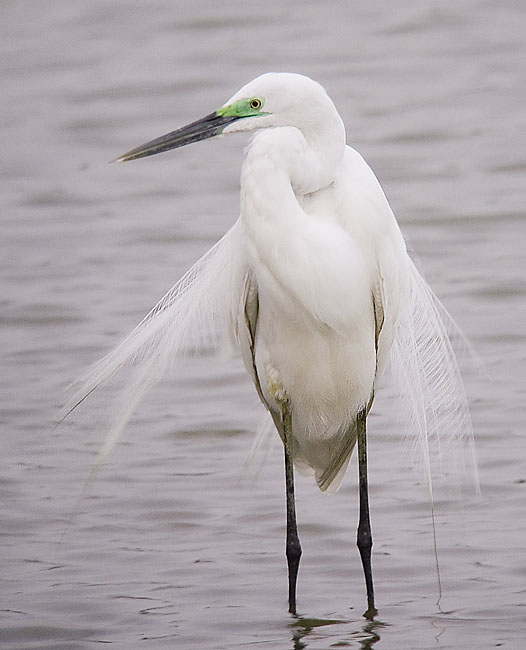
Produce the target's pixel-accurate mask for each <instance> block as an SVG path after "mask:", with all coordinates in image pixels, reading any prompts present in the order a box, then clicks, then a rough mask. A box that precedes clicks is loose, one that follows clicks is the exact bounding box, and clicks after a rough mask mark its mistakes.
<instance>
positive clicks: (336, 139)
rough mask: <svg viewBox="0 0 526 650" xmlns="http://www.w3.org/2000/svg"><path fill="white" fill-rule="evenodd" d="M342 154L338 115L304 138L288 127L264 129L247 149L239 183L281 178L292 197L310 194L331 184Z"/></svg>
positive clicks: (341, 127)
mask: <svg viewBox="0 0 526 650" xmlns="http://www.w3.org/2000/svg"><path fill="white" fill-rule="evenodd" d="M344 151H345V130H344V127H343V123H342V121H341V119H340V118H339V116H338V119H337V120H335V121H332V122H331V124H330V125H324V127H323V128H315V129H310V130H309V132H308V134H307V135H305V133H304V132H303V131H300V130H299V129H297V128H295V127H291V126H282V127H275V128H271V129H265V130H264V131H260V132H259V133H257V134H256V135H255V137H254V138H253V139H252V141H251V142H250V144H249V145H248V147H247V150H246V155H245V160H244V163H243V168H242V172H241V182H242V185H243V183H244V182H246V181H248V180H249V178H250V179H252V180H256V181H258V180H259V181H261V182H265V180H266V178H267V177H268V176H269V175H279V176H281V178H282V179H283V175H285V176H286V177H287V178H288V181H289V183H290V185H291V187H292V189H293V190H294V193H295V194H297V195H305V194H311V193H312V192H317V191H318V190H321V189H323V188H325V187H327V186H328V185H330V184H331V183H332V182H333V181H334V178H335V175H336V171H337V169H338V167H339V166H340V164H341V162H342V159H343V155H344ZM269 190H271V188H269Z"/></svg>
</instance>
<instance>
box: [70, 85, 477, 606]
mask: <svg viewBox="0 0 526 650" xmlns="http://www.w3.org/2000/svg"><path fill="white" fill-rule="evenodd" d="M238 131H247V132H255V135H254V137H252V139H251V140H250V143H249V145H248V147H247V149H246V152H245V158H244V162H243V167H242V173H241V214H240V217H239V219H238V220H237V221H236V223H235V224H234V225H233V226H232V228H231V229H230V230H229V231H228V232H227V233H226V234H225V235H224V237H223V238H222V239H221V240H220V241H219V242H218V243H217V244H216V245H215V246H213V247H212V249H211V250H210V251H209V252H208V253H206V254H205V255H204V256H203V257H202V258H201V259H200V260H199V261H198V262H197V263H196V264H195V265H194V266H193V267H192V268H191V269H190V270H189V271H188V272H187V273H186V275H184V276H183V277H182V278H181V279H180V280H179V281H178V282H177V283H176V284H175V286H174V287H173V288H172V289H171V290H170V291H169V292H168V293H167V294H166V296H165V297H164V298H163V299H162V300H161V301H160V302H159V303H158V304H157V305H156V307H154V309H153V310H152V311H151V312H150V313H149V314H148V315H147V316H146V317H145V318H144V320H143V321H142V322H141V323H140V324H139V325H138V327H137V328H136V329H135V330H134V331H133V332H132V333H131V334H130V335H129V336H128V337H127V338H126V339H125V340H124V341H123V342H122V343H121V345H120V346H119V347H118V348H117V349H116V350H115V351H114V352H112V353H110V354H109V355H108V356H107V357H105V358H104V359H102V361H101V362H99V363H98V364H96V365H95V366H94V367H93V368H92V370H91V371H90V372H89V373H88V374H87V376H86V377H85V381H84V383H83V385H82V386H81V387H80V389H79V391H78V392H77V393H76V395H75V396H74V397H73V398H72V401H71V404H72V406H71V407H70V410H71V408H75V406H76V405H77V404H79V403H80V402H81V401H83V399H84V398H85V397H86V396H87V395H89V394H90V393H91V392H92V391H93V390H94V389H95V388H96V387H97V386H99V385H100V384H101V383H102V382H104V381H105V380H106V379H108V378H109V377H110V376H111V375H113V373H114V372H115V371H116V370H117V369H119V368H120V367H121V366H123V365H124V364H125V363H126V362H130V363H131V364H133V365H134V366H135V375H134V376H133V375H132V379H131V381H130V383H129V385H128V388H127V390H126V393H125V398H124V401H123V406H122V409H121V411H120V413H119V414H118V416H117V418H116V420H115V422H114V425H113V427H112V429H111V431H110V433H109V434H108V438H107V441H106V444H105V446H104V448H103V450H102V451H101V456H100V458H102V456H103V455H104V454H105V453H107V451H108V449H109V448H110V446H111V445H112V444H113V442H114V441H115V439H116V437H117V436H118V434H119V432H120V431H121V429H122V427H123V426H124V424H125V422H126V420H127V418H128V417H129V415H130V414H131V412H132V410H133V408H134V407H135V405H136V403H137V401H138V400H139V399H140V397H141V396H142V394H143V393H144V391H145V390H146V388H147V387H148V386H149V385H150V384H151V382H152V381H153V380H155V379H158V378H159V377H160V376H161V375H162V374H163V373H164V372H165V370H166V369H167V367H168V365H169V364H170V363H171V362H172V361H173V360H174V359H175V358H176V357H177V355H178V354H182V353H184V352H185V351H188V350H192V349H196V348H197V349H198V348H199V347H200V346H202V345H203V344H207V345H208V344H210V342H213V343H215V344H218V340H219V334H220V333H221V332H223V333H224V332H229V333H230V334H231V335H232V336H233V338H234V340H235V341H237V343H238V344H239V346H240V348H241V353H242V356H243V360H244V363H245V366H246V369H247V370H248V373H249V374H250V376H251V378H252V380H253V382H254V385H255V388H256V391H257V393H258V395H259V398H260V399H261V401H262V403H263V404H264V405H265V407H266V408H267V409H268V411H269V413H270V415H271V417H272V420H273V422H274V424H275V427H276V429H277V431H278V433H279V435H280V437H281V440H282V441H283V446H284V456H285V476H286V496H287V543H286V556H287V561H288V575H289V611H290V612H291V613H293V614H295V613H296V579H297V573H298V566H299V561H300V556H301V546H300V542H299V538H298V533H297V529H296V514H295V501H294V475H293V465H295V466H296V468H297V469H298V470H299V471H301V472H303V473H311V474H314V477H315V480H316V483H317V485H318V487H319V488H320V490H323V491H334V490H336V489H337V488H338V486H339V484H340V482H341V480H342V477H343V475H344V472H345V470H346V468H347V465H348V463H349V459H350V456H351V453H352V450H353V448H354V446H355V444H356V442H358V463H359V495H360V517H359V525H358V535H357V545H358V548H359V551H360V555H361V559H362V564H363V570H364V576H365V583H366V590H367V604H368V609H367V612H366V613H365V615H366V616H369V617H371V616H374V614H375V613H376V609H375V602H374V591H373V578H372V570H371V547H372V536H371V527H370V520H369V504H368V484H367V452H366V418H367V415H368V413H369V410H370V409H371V406H372V403H373V398H374V394H375V388H376V385H377V381H378V378H379V376H380V375H381V373H382V371H383V369H384V367H385V366H386V363H387V361H388V360H389V359H390V361H391V366H392V369H393V375H394V376H395V378H396V377H397V378H398V380H399V385H400V386H401V391H400V392H401V395H402V397H403V396H405V401H404V408H406V409H408V410H409V411H410V413H411V425H412V427H411V429H412V432H413V433H414V434H415V439H416V440H417V441H418V442H419V443H420V448H421V451H422V457H423V459H424V462H425V467H426V468H427V470H426V471H427V476H428V480H429V485H430V487H431V477H432V470H431V459H432V458H433V457H434V454H433V451H432V448H433V447H435V448H436V451H437V453H438V456H439V461H440V464H441V469H442V470H443V471H445V472H449V471H451V463H450V461H455V460H456V461H458V460H459V459H461V458H468V459H469V458H470V455H471V454H472V432H471V425H470V418H469V412H468V407H467V403H466V398H465V394H464V390H463V386H462V381H461V378H460V374H459V369H458V366H457V362H456V360H455V355H454V353H453V349H452V346H451V343H450V340H449V335H448V334H449V331H450V330H451V328H452V327H453V324H452V322H451V320H450V319H449V317H448V315H447V313H446V312H445V310H444V309H443V308H442V306H441V305H440V303H439V302H438V300H437V299H436V298H435V296H434V295H433V293H432V292H431V290H430V289H429V287H428V285H427V284H426V283H425V281H424V280H423V279H422V277H421V275H420V274H419V272H418V271H417V270H416V268H415V265H414V264H413V262H412V261H411V259H410V258H409V256H408V253H407V250H406V245H405V242H404V239H403V237H402V234H401V232H400V229H399V227H398V224H397V222H396V220H395V217H394V215H393V213H392V211H391V209H390V207H389V204H388V202H387V200H386V198H385V196H384V193H383V191H382V189H381V187H380V184H379V182H378V180H377V179H376V177H375V175H374V174H373V172H372V171H371V169H370V168H369V167H368V165H367V164H366V163H365V161H364V160H363V158H362V157H361V156H360V155H359V154H358V153H357V152H356V151H355V150H354V149H352V148H351V147H349V146H346V144H345V128H344V125H343V122H342V119H341V118H340V116H339V114H338V112H337V110H336V108H335V106H334V104H333V102H332V101H331V99H330V98H329V97H328V95H327V94H326V92H325V90H324V89H323V88H322V87H321V86H320V85H319V84H318V83H316V82H314V81H312V80H311V79H309V78H308V77H304V76H302V75H298V74H289V73H279V74H277V73H270V74H264V75H262V76H260V77H258V78H256V79H255V80H253V81H252V82H250V83H249V84H247V85H246V86H244V87H243V88H241V90H240V91H239V92H237V93H236V94H235V95H234V96H233V97H232V98H231V99H230V100H228V101H227V102H226V104H224V105H223V106H222V107H221V108H220V109H219V110H217V111H215V112H213V113H211V114H209V115H207V116H206V117H204V118H203V119H200V120H197V121H196V122H193V123H192V124H189V125H188V126H185V127H183V128H181V129H178V130H177V131H173V132H171V133H169V134H167V135H164V136H162V137H160V138H157V139H155V140H152V141H150V142H148V143H146V144H144V145H141V146H140V147H137V148H136V149H132V150H131V151H129V152H128V153H125V154H123V155H122V156H120V157H119V158H117V160H118V161H128V160H134V159H137V158H143V157H145V156H151V155H153V154H157V153H160V152H163V151H168V150H170V149H174V148H176V147H182V146H184V145H187V144H189V143H192V142H197V141H198V140H203V139H205V138H210V137H213V136H215V135H218V134H228V133H235V132H238ZM465 443H467V444H465ZM465 452H466V453H465ZM463 454H464V455H463Z"/></svg>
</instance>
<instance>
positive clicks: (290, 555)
mask: <svg viewBox="0 0 526 650" xmlns="http://www.w3.org/2000/svg"><path fill="white" fill-rule="evenodd" d="M280 405H281V421H282V424H283V447H284V450H285V486H286V491H287V548H286V555H287V564H288V570H289V612H290V613H291V614H294V615H295V614H296V580H297V578H298V567H299V565H300V558H301V544H300V540H299V537H298V529H297V526H296V503H295V498H294V465H293V463H292V414H291V412H290V402H289V400H288V399H284V400H283V401H281V404H280Z"/></svg>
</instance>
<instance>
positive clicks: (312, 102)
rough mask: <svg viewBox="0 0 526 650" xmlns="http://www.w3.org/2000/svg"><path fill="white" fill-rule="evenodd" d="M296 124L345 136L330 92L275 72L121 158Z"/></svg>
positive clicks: (308, 131)
mask: <svg viewBox="0 0 526 650" xmlns="http://www.w3.org/2000/svg"><path fill="white" fill-rule="evenodd" d="M279 126H294V127H296V128H298V129H300V130H301V131H302V132H303V133H304V134H305V135H306V136H308V135H311V134H316V133H317V132H321V131H326V130H327V129H329V130H330V131H331V134H330V135H331V137H332V136H333V133H332V132H333V131H334V136H336V137H338V139H339V140H340V141H343V140H344V138H345V131H344V128H343V123H342V121H341V118H340V116H339V115H338V113H337V111H336V108H335V107H334V104H333V103H332V101H331V99H330V98H329V96H328V95H327V93H326V92H325V90H324V89H323V88H322V86H320V84H318V83H316V82H315V81H313V80H312V79H309V77H305V76H303V75H299V74H292V73H286V72H280V73H275V72H270V73H267V74H263V75H261V76H260V77H257V78H256V79H254V80H253V81H251V82H250V83H248V84H247V85H246V86H243V88H241V90H239V91H238V92H237V93H236V94H235V95H234V96H233V97H231V99H229V100H228V101H227V102H226V103H225V104H224V105H223V106H222V107H221V108H219V109H218V110H217V111H214V112H213V113H210V114H209V115H206V116H205V117H203V118H201V119H200V120H196V121H195V122H192V123H191V124H188V125H187V126H183V127H182V128H180V129H177V130H176V131H172V132H171V133H167V134H166V135H163V136H161V137H159V138H155V140H151V141H150V142H147V143H145V144H143V145H141V146H139V147H136V148H135V149H132V150H131V151H128V152H127V153H125V154H123V155H122V156H119V158H117V161H119V162H125V161H127V160H135V159H136V158H144V157H145V156H152V155H154V154H156V153H161V152H163V151H168V150H170V149H175V148H177V147H183V146H185V145H187V144H190V143H192V142H198V141H199V140H204V139H206V138H211V137H213V136H215V135H219V134H221V133H225V134H226V133H234V132H237V131H255V130H257V129H266V128H273V127H279Z"/></svg>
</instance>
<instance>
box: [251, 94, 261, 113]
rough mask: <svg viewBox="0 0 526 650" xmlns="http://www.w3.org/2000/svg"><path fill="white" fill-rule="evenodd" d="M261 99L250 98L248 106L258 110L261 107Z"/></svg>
mask: <svg viewBox="0 0 526 650" xmlns="http://www.w3.org/2000/svg"><path fill="white" fill-rule="evenodd" d="M261 105H262V104H261V99H259V98H258V97H254V99H251V100H250V108H252V109H253V110H255V111H258V110H259V109H260V108H261Z"/></svg>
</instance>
